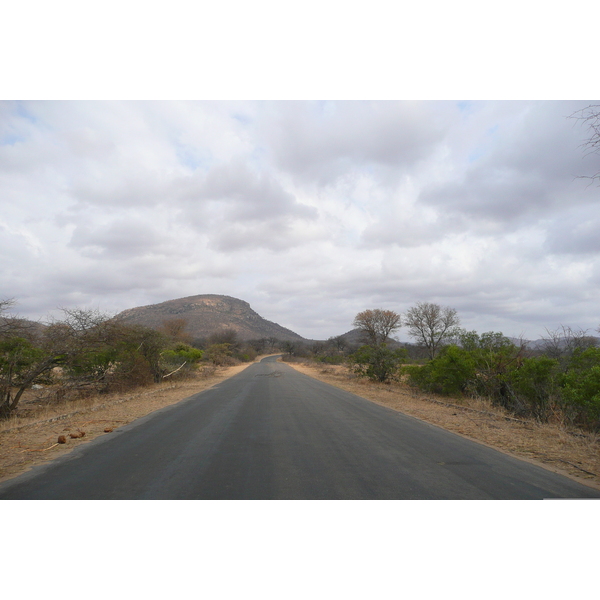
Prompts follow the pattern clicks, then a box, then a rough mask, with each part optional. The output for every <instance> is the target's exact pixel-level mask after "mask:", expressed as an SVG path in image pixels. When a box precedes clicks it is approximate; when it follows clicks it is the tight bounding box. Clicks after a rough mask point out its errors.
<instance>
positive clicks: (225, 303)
mask: <svg viewBox="0 0 600 600" xmlns="http://www.w3.org/2000/svg"><path fill="white" fill-rule="evenodd" d="M115 318H117V319H119V320H121V321H123V322H125V323H131V324H136V325H144V326H146V327H151V328H153V329H158V328H160V327H161V326H162V325H163V323H164V322H165V321H168V320H171V319H184V320H185V321H186V332H187V333H188V334H189V335H190V336H192V337H193V338H195V339H202V338H207V337H209V336H210V335H212V334H215V333H219V332H222V331H224V330H226V329H233V330H234V331H235V332H236V333H237V335H238V338H239V339H240V340H250V339H260V338H268V337H275V338H277V339H279V340H282V341H305V340H304V338H303V337H302V336H301V335H299V334H297V333H295V332H294V331H292V330H291V329H287V328H286V327H283V326H282V325H279V324H278V323H275V322H273V321H268V320H267V319H265V318H263V317H261V316H260V315H259V314H258V313H257V312H256V311H254V310H253V309H252V307H251V306H250V304H249V303H248V302H246V301H245V300H240V299H239V298H233V297H232V296H225V295H220V294H198V295H195V296H186V297H184V298H175V299H173V300H166V301H164V302H159V303H157V304H148V305H145V306H138V307H135V308H129V309H127V310H124V311H122V312H120V313H119V314H118V315H116V317H115Z"/></svg>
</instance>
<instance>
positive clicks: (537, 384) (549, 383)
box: [505, 356, 558, 419]
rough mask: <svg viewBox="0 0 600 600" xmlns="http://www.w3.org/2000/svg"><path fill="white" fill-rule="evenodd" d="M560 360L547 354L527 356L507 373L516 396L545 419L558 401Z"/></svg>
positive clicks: (507, 380)
mask: <svg viewBox="0 0 600 600" xmlns="http://www.w3.org/2000/svg"><path fill="white" fill-rule="evenodd" d="M557 376H558V361H557V360H555V359H553V358H549V357H547V356H539V357H533V358H525V359H524V360H523V362H522V364H521V365H520V366H518V368H514V369H512V370H510V371H509V372H508V374H507V375H506V378H505V380H506V382H507V384H508V385H509V386H510V387H511V389H512V392H513V394H514V396H515V398H516V399H517V400H518V401H520V403H521V404H522V405H524V406H525V407H526V408H527V409H528V411H529V412H531V413H532V414H533V415H534V416H536V417H538V418H542V419H545V418H546V417H547V414H548V409H549V407H550V405H551V404H552V403H555V402H557V401H558V384H557Z"/></svg>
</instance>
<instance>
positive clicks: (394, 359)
mask: <svg viewBox="0 0 600 600" xmlns="http://www.w3.org/2000/svg"><path fill="white" fill-rule="evenodd" d="M406 357H407V352H406V350H405V349H404V348H400V349H397V350H391V349H390V348H388V347H387V346H384V345H379V346H361V347H360V348H359V349H358V350H357V351H356V352H355V353H354V354H353V355H352V356H351V357H350V360H351V362H352V364H353V371H354V372H355V373H356V374H357V375H358V376H359V377H367V378H369V379H371V380H372V381H379V382H385V381H389V380H390V379H394V378H396V377H397V375H398V373H399V369H400V366H401V365H402V363H403V362H404V361H405V360H406Z"/></svg>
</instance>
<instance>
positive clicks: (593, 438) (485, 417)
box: [286, 362, 600, 489]
mask: <svg viewBox="0 0 600 600" xmlns="http://www.w3.org/2000/svg"><path fill="white" fill-rule="evenodd" d="M286 364H289V365H290V366H291V367H293V368H295V369H297V370H298V371H300V372H302V373H304V374H306V375H310V376H311V377H314V378H315V379H319V380H321V381H324V382H325V383H329V384H331V385H334V386H336V387H339V388H341V389H344V390H346V391H349V392H352V393H353V394H356V395H358V396H362V397H363V398H366V399H368V400H371V401H372V402H375V403H377V404H381V405H382V406H387V407H388V408H392V409H394V410H397V411H400V412H402V413H405V414H407V415H411V416H413V417H416V418H418V419H422V420H423V421H427V422H428V423H432V424H433V425H438V426H440V427H443V428H444V429H447V430H449V431H453V432H454V433H458V434H460V435H462V436H465V437H467V438H469V439H471V440H475V441H477V442H480V443H483V444H486V445H488V446H491V447H493V448H496V449H498V450H501V451H502V452H506V453H508V454H511V455H513V456H516V457H518V458H521V459H524V460H528V461H530V462H535V463H536V464H539V465H541V466H543V467H545V468H547V469H549V470H551V471H554V472H557V473H560V474H562V475H566V476H568V477H571V478H573V479H576V480H577V481H579V482H580V483H585V484H586V485H590V486H592V487H595V488H597V489H600V436H599V435H598V434H594V433H588V432H585V431H582V430H579V429H576V428H573V427H567V426H566V425H565V424H564V423H562V422H561V421H560V418H559V417H558V416H557V419H556V422H552V423H539V422H537V421H535V420H533V419H516V418H514V417H512V416H511V415H510V414H509V413H508V412H507V411H505V410H503V409H501V408H499V407H495V406H492V404H491V403H490V402H488V401H486V400H483V399H464V400H454V399H449V398H446V397H442V396H435V395H433V394H427V395H425V394H422V393H420V392H417V391H415V390H414V389H412V388H411V387H409V386H408V385H406V384H404V383H392V384H378V383H373V382H370V381H368V380H366V379H361V378H357V377H355V376H354V375H353V374H351V373H350V372H349V370H348V369H347V368H346V367H344V366H325V367H324V366H323V365H317V364H314V363H309V362H303V363H286Z"/></svg>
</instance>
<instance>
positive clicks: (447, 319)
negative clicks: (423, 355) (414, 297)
mask: <svg viewBox="0 0 600 600" xmlns="http://www.w3.org/2000/svg"><path fill="white" fill-rule="evenodd" d="M404 324H405V325H406V326H407V327H408V334H409V335H410V336H411V337H412V338H414V339H416V340H417V341H418V342H419V343H421V344H423V345H424V346H425V347H426V348H427V351H428V354H429V358H431V359H434V358H435V356H436V354H437V352H438V350H439V348H440V346H441V345H442V343H443V342H444V341H445V340H446V339H449V338H450V337H452V336H453V335H454V333H455V328H456V327H458V326H459V325H460V319H459V318H458V315H457V313H456V310H455V309H454V308H450V307H441V306H440V305H439V304H433V303H431V302H418V303H417V305H416V306H414V307H412V308H410V309H409V310H408V312H407V313H406V316H405V317H404Z"/></svg>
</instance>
